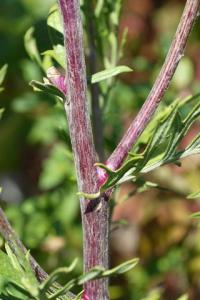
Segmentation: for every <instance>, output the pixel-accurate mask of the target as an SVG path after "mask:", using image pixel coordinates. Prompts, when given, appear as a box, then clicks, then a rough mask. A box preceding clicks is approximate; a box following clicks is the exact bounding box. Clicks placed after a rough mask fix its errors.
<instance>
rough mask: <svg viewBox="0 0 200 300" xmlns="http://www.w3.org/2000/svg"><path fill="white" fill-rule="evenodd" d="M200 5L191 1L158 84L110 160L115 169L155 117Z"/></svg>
mask: <svg viewBox="0 0 200 300" xmlns="http://www.w3.org/2000/svg"><path fill="white" fill-rule="evenodd" d="M199 4H200V0H187V2H186V5H185V9H184V11H183V15H182V17H181V20H180V23H179V25H178V28H177V31H176V34H175V37H174V39H173V41H172V44H171V46H170V49H169V52H168V54H167V57H166V59H165V62H164V64H163V67H162V69H161V71H160V73H159V75H158V77H157V79H156V81H155V83H154V86H153V88H152V90H151V92H150V94H149V96H148V97H147V99H146V101H145V103H144V104H143V106H142V108H141V110H140V111H139V113H138V115H137V116H136V118H135V119H134V121H133V122H132V123H131V125H130V127H129V128H128V130H127V132H126V133H125V135H124V136H123V138H122V140H121V141H120V143H119V144H118V146H117V147H116V149H115V151H114V152H113V153H112V154H111V156H110V157H109V159H108V160H107V165H109V167H110V168H112V169H113V170H115V169H117V168H119V167H120V166H121V164H122V163H123V161H124V160H125V159H126V157H127V155H128V152H129V151H130V150H131V148H132V147H133V145H134V143H135V142H136V140H137V138H138V137H139V136H140V134H141V133H142V132H143V130H144V129H145V127H146V126H147V124H148V123H149V121H150V120H151V118H152V115H153V114H154V112H155V111H156V109H157V107H158V105H159V103H160V102H161V100H162V97H163V95H164V94H165V91H166V90H167V88H168V86H169V83H170V81H171V79H172V77H173V75H174V73H175V71H176V68H177V66H178V63H179V61H180V59H181V58H182V56H183V54H184V50H185V46H186V42H187V39H188V36H189V34H190V31H191V29H192V26H193V24H194V22H195V19H196V17H197V12H198V8H199Z"/></svg>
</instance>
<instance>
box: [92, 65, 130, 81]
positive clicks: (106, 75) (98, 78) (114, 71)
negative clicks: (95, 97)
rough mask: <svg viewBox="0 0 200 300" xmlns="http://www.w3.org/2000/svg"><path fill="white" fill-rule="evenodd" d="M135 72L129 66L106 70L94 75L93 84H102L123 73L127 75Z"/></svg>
mask: <svg viewBox="0 0 200 300" xmlns="http://www.w3.org/2000/svg"><path fill="white" fill-rule="evenodd" d="M132 71H133V70H132V69H131V68H129V67H127V66H117V67H114V68H110V69H106V70H103V71H100V72H98V73H96V74H94V75H92V80H91V82H92V83H97V82H100V81H102V80H105V79H108V78H111V77H113V76H117V75H119V74H121V73H127V72H132Z"/></svg>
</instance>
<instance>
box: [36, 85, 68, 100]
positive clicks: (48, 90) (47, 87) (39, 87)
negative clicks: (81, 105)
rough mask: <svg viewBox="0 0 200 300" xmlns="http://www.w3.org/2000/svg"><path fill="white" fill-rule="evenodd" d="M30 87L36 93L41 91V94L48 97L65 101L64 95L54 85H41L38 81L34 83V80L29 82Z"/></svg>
mask: <svg viewBox="0 0 200 300" xmlns="http://www.w3.org/2000/svg"><path fill="white" fill-rule="evenodd" d="M30 85H31V86H32V87H33V88H34V90H36V91H42V92H45V93H47V94H49V95H53V96H57V97H59V98H60V99H61V100H62V101H65V99H66V97H65V95H64V94H63V93H62V92H61V91H60V90H59V89H58V88H56V87H55V86H54V85H52V84H50V83H43V82H39V81H36V80H32V81H31V82H30Z"/></svg>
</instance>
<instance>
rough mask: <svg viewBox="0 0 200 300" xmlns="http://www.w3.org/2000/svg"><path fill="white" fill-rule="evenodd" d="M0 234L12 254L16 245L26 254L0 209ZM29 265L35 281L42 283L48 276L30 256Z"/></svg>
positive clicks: (24, 248)
mask: <svg viewBox="0 0 200 300" xmlns="http://www.w3.org/2000/svg"><path fill="white" fill-rule="evenodd" d="M0 233H1V234H2V236H3V237H4V239H5V240H6V242H7V243H8V245H9V246H10V248H11V249H12V251H13V252H14V253H16V248H15V247H16V244H17V246H18V247H19V248H20V249H21V250H22V251H23V252H24V253H26V252H27V249H26V247H25V246H24V245H23V244H22V242H21V241H20V240H19V238H18V237H17V235H16V233H15V232H14V230H13V229H12V227H11V225H10V223H9V222H8V220H7V218H6V216H5V214H4V212H3V210H2V209H1V208H0ZM30 263H31V266H32V269H33V271H34V273H35V275H36V277H37V279H38V280H39V281H40V282H42V281H43V280H45V279H46V278H47V276H48V274H47V273H46V272H45V271H44V270H43V269H42V268H41V267H40V265H39V264H38V263H37V262H36V261H35V259H34V258H33V257H32V256H31V255H30Z"/></svg>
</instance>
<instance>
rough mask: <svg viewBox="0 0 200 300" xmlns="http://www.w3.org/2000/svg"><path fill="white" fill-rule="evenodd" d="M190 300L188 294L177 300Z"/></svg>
mask: <svg viewBox="0 0 200 300" xmlns="http://www.w3.org/2000/svg"><path fill="white" fill-rule="evenodd" d="M188 299H189V296H188V294H184V295H182V296H181V297H179V298H178V299H177V300H188Z"/></svg>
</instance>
